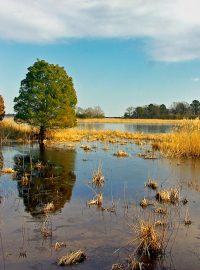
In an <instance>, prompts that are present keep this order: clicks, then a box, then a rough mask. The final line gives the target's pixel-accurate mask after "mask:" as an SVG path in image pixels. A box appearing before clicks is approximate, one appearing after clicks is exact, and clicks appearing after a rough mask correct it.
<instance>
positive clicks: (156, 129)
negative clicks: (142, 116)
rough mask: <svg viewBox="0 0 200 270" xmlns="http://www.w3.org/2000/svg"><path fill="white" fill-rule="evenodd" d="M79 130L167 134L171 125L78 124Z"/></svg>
mask: <svg viewBox="0 0 200 270" xmlns="http://www.w3.org/2000/svg"><path fill="white" fill-rule="evenodd" d="M77 128H79V129H95V130H120V131H129V132H143V133H167V132H169V131H170V130H171V129H172V128H173V125H168V124H154V125H153V124H130V123H83V122H82V123H78V127H77Z"/></svg>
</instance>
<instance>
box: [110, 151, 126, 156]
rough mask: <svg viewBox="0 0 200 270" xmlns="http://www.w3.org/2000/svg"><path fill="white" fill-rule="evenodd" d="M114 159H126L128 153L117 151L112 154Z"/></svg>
mask: <svg viewBox="0 0 200 270" xmlns="http://www.w3.org/2000/svg"><path fill="white" fill-rule="evenodd" d="M113 155H114V156H116V157H128V153H126V152H125V151H123V150H118V151H117V152H116V153H114V154H113Z"/></svg>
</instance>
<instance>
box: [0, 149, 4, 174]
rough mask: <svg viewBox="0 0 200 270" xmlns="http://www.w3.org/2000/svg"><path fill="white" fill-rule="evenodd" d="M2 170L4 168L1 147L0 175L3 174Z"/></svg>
mask: <svg viewBox="0 0 200 270" xmlns="http://www.w3.org/2000/svg"><path fill="white" fill-rule="evenodd" d="M2 168H3V154H2V149H1V147H0V174H1V170H2Z"/></svg>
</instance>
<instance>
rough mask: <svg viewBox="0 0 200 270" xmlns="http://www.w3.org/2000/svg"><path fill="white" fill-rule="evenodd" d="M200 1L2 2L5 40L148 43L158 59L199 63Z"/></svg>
mask: <svg viewBox="0 0 200 270" xmlns="http://www.w3.org/2000/svg"><path fill="white" fill-rule="evenodd" d="M199 10H200V1H199V0H190V1H188V0H109V1H108V0H58V1H55V0H0V39H4V40H13V41H17V42H31V43H33V42H35V43H51V42H56V41H59V40H62V39H67V38H84V37H86V38H88V37H93V38H113V37H115V38H138V37H141V38H147V46H146V50H147V53H148V54H149V55H150V56H151V57H152V58H153V59H156V60H161V61H169V62H171V61H173V62H175V61H184V60H191V59H197V58H200V16H199Z"/></svg>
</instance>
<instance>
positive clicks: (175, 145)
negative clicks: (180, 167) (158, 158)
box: [155, 119, 200, 158]
mask: <svg viewBox="0 0 200 270" xmlns="http://www.w3.org/2000/svg"><path fill="white" fill-rule="evenodd" d="M155 146H156V147H157V148H158V149H159V150H161V151H162V152H163V153H164V154H165V155H167V156H168V157H178V158H189V157H194V158H199V157H200V120H198V119H197V120H190V121H185V122H183V123H182V125H181V126H179V127H178V128H176V129H175V130H174V131H173V132H172V133H169V134H167V136H166V137H165V139H164V140H162V141H161V142H157V143H155Z"/></svg>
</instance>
